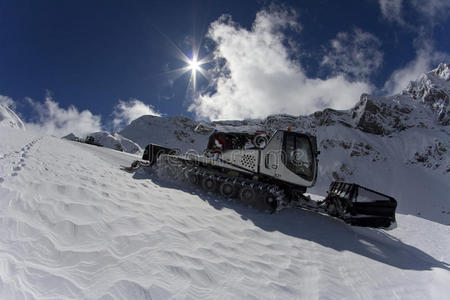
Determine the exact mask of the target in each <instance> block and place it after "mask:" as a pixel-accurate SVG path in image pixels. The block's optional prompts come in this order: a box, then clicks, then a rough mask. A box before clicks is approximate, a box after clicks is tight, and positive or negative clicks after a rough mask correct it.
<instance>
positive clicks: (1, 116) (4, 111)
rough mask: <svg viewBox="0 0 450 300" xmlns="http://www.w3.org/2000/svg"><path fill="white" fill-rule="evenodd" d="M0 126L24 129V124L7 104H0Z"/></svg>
mask: <svg viewBox="0 0 450 300" xmlns="http://www.w3.org/2000/svg"><path fill="white" fill-rule="evenodd" d="M0 127H9V128H17V129H22V130H25V125H24V124H23V122H22V120H21V119H20V118H19V117H18V116H17V115H16V113H15V112H14V111H13V110H12V109H10V108H9V107H8V106H6V105H3V104H0Z"/></svg>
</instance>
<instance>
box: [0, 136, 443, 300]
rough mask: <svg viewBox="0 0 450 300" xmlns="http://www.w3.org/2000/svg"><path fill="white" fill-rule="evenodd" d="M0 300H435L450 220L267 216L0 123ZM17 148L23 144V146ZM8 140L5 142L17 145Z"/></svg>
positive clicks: (85, 148) (126, 158)
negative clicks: (363, 222)
mask: <svg viewBox="0 0 450 300" xmlns="http://www.w3.org/2000/svg"><path fill="white" fill-rule="evenodd" d="M2 135H3V136H0V137H1V138H2V139H3V138H6V137H9V138H11V139H12V138H13V136H14V138H15V137H16V136H17V135H19V137H18V138H17V139H16V140H14V141H11V142H8V143H9V144H8V145H9V146H8V147H5V148H1V147H0V178H1V180H0V195H1V196H0V298H1V299H34V298H36V299H73V298H76V299H169V298H175V299H179V298H183V299H323V298H325V299H328V298H329V299H342V298H346V299H392V298H399V299H427V298H428V299H443V298H444V297H446V296H448V294H449V292H450V288H449V287H448V282H450V272H449V267H448V263H449V262H450V255H449V254H448V253H447V252H448V248H449V246H450V237H449V236H450V234H449V233H450V231H449V227H448V226H445V225H441V224H438V223H434V222H430V221H427V220H424V219H420V218H417V217H414V216H407V215H399V216H398V223H399V228H398V229H395V230H394V231H391V232H384V231H382V230H372V229H367V228H352V227H349V226H348V225H346V224H343V223H342V222H340V221H338V220H334V219H331V218H328V217H325V216H321V215H317V214H314V213H310V212H306V211H301V210H285V211H282V212H280V213H278V214H275V215H267V214H264V213H260V212H258V211H255V210H253V209H250V208H247V207H244V206H243V205H241V204H239V203H233V202H228V201H225V200H223V199H221V198H219V197H217V196H214V195H205V194H203V193H200V192H199V191H198V190H195V189H192V188H189V187H176V186H173V185H171V184H168V183H164V182H161V181H159V180H157V179H155V178H153V177H152V176H151V175H147V174H144V173H138V174H136V175H133V174H129V173H126V172H124V171H121V170H120V169H119V168H120V166H121V165H129V164H130V163H131V162H132V161H133V160H134V159H136V156H133V155H129V154H125V153H120V152H116V151H113V150H109V149H104V148H98V147H95V146H91V145H84V144H79V143H74V142H69V141H65V140H59V139H56V138H52V137H40V138H35V137H32V136H28V135H26V134H25V133H20V132H16V131H12V130H4V129H2ZM19 144H20V145H24V146H20V145H19ZM13 148H14V149H13Z"/></svg>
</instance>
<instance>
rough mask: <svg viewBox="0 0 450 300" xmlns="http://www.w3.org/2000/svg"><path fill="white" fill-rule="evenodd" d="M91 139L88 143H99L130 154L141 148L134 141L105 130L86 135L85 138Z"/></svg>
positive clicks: (140, 151) (138, 151) (139, 151)
mask: <svg viewBox="0 0 450 300" xmlns="http://www.w3.org/2000/svg"><path fill="white" fill-rule="evenodd" d="M88 139H91V141H90V143H93V144H96V145H101V146H103V147H106V148H111V149H114V150H118V151H123V152H127V153H132V154H136V153H137V154H140V153H142V152H143V151H142V148H141V147H139V145H138V144H136V143H135V142H133V141H131V140H129V139H127V138H125V137H123V136H121V135H120V134H118V133H109V132H106V131H98V132H93V133H90V134H88V135H87V137H86V140H88Z"/></svg>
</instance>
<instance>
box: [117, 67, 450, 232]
mask: <svg viewBox="0 0 450 300" xmlns="http://www.w3.org/2000/svg"><path fill="white" fill-rule="evenodd" d="M449 69H450V65H448V64H440V65H439V67H438V68H436V69H435V70H432V71H430V72H428V73H426V74H424V75H423V76H421V78H420V79H419V80H417V81H415V82H411V83H410V84H409V86H408V87H407V88H406V89H405V90H404V91H403V92H402V93H400V94H398V95H394V96H389V97H377V96H371V95H367V94H363V95H362V96H361V98H360V100H359V102H358V103H357V104H356V105H355V107H354V108H352V109H349V110H344V111H337V110H332V109H325V110H323V111H319V112H316V113H313V114H311V115H308V116H290V115H273V116H269V117H267V118H266V119H263V120H244V121H220V122H211V123H207V124H205V126H206V127H209V128H213V129H217V130H219V131H249V132H254V131H255V130H261V129H262V130H266V131H274V130H277V129H285V128H286V127H287V126H291V127H292V129H293V130H296V131H300V132H308V133H311V134H313V135H315V136H317V138H318V143H319V148H320V151H321V155H320V157H319V158H320V161H319V168H320V169H319V176H318V182H317V185H316V186H315V187H314V188H313V189H311V191H312V192H314V193H317V194H320V195H325V192H326V190H327V189H328V185H329V184H330V182H331V181H333V180H344V181H351V182H357V183H359V184H362V185H365V186H368V187H370V188H373V189H376V190H380V191H382V192H385V193H388V194H390V195H392V196H394V197H395V198H397V200H398V201H399V211H400V212H403V213H408V214H414V215H420V216H422V217H425V218H429V219H431V220H434V221H437V222H441V223H444V224H450V199H449V197H448V191H449V190H450V130H449V129H450V128H449V127H448V125H449V119H450V115H449V112H448V106H449V95H450V79H449V73H450V71H449ZM197 125H198V123H197V122H195V121H193V120H190V119H188V118H186V117H172V118H163V117H156V116H143V117H141V118H139V119H136V120H135V121H133V122H132V123H131V124H130V125H129V126H127V127H125V128H124V129H123V130H122V131H121V132H120V133H121V134H122V135H123V136H125V137H127V138H129V139H131V140H133V141H136V142H137V143H138V144H139V145H140V146H141V147H145V146H146V145H147V144H148V143H157V144H161V145H164V146H169V147H176V148H180V149H181V150H182V151H186V150H188V149H195V150H196V151H199V152H201V151H202V150H203V149H204V147H205V146H206V144H207V138H208V136H209V134H210V131H208V130H203V131H201V132H196V131H194V129H195V128H196V126H197ZM436 211H438V212H439V213H438V214H436V213H435V212H436Z"/></svg>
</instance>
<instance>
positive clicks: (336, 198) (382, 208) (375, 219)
mask: <svg viewBox="0 0 450 300" xmlns="http://www.w3.org/2000/svg"><path fill="white" fill-rule="evenodd" d="M324 203H325V205H326V207H327V211H328V213H329V214H330V215H332V216H335V217H338V218H340V219H342V220H344V221H345V222H346V223H349V224H350V225H353V226H362V227H373V228H387V229H393V228H395V227H396V221H395V209H396V208H397V201H396V200H395V199H394V198H392V197H390V196H388V195H385V194H382V193H379V192H377V191H374V190H371V189H368V188H365V187H363V186H360V185H358V184H355V183H346V182H338V181H334V182H332V183H331V185H330V189H329V191H328V196H327V197H326V198H325V200H324Z"/></svg>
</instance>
